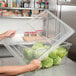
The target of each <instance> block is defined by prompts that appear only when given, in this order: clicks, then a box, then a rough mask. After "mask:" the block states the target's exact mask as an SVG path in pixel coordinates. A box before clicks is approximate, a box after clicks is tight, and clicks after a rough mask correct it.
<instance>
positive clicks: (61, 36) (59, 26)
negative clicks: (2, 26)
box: [3, 10, 74, 61]
mask: <svg viewBox="0 0 76 76" xmlns="http://www.w3.org/2000/svg"><path fill="white" fill-rule="evenodd" d="M18 20H19V21H21V23H22V22H23V24H24V25H25V19H17V21H18ZM26 26H27V28H26ZM26 26H25V29H24V28H22V30H20V28H19V29H18V27H17V31H19V32H23V33H24V32H25V30H31V31H36V30H44V31H43V32H41V33H40V34H39V36H40V39H38V40H34V41H32V42H33V43H31V42H30V43H31V44H29V43H28V42H24V45H25V46H26V47H27V48H28V47H29V46H32V45H33V44H34V43H36V42H42V43H43V44H44V45H46V46H47V45H49V48H47V49H45V50H44V49H40V50H41V51H43V53H42V54H40V56H38V57H37V59H40V60H42V59H44V58H45V57H46V56H48V54H49V53H50V52H52V50H53V49H54V48H56V47H58V46H59V45H60V44H62V43H63V42H64V41H65V40H67V39H68V38H69V37H70V36H71V35H72V34H73V33H74V30H73V29H72V28H71V27H70V26H69V25H67V24H66V23H64V22H63V21H61V20H60V19H59V18H57V17H56V16H55V15H53V14H52V13H51V12H50V11H48V10H45V11H44V12H42V13H40V14H39V15H37V16H35V17H34V18H32V19H31V20H29V21H27V25H26ZM3 44H4V45H5V46H6V47H7V49H8V50H9V51H10V52H11V53H12V54H13V55H14V56H15V57H17V58H19V59H20V60H21V61H23V60H22V58H21V56H22V57H23V54H21V53H20V55H18V53H17V52H16V51H14V50H17V51H18V52H20V51H19V50H18V49H17V48H16V47H15V46H14V45H12V43H9V42H7V41H6V40H4V42H3ZM19 44H20V43H19ZM19 44H17V45H19ZM21 46H23V44H21ZM12 47H13V48H16V49H13V48H12ZM40 50H38V51H37V53H40V52H41V51H40ZM23 58H24V57H23ZM33 59H34V57H33ZM20 60H19V61H20ZM27 60H28V59H27Z"/></svg>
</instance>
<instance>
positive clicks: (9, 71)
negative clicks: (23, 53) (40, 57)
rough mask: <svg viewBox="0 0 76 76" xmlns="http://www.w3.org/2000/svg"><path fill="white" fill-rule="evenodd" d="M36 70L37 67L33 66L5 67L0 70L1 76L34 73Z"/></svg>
mask: <svg viewBox="0 0 76 76" xmlns="http://www.w3.org/2000/svg"><path fill="white" fill-rule="evenodd" d="M35 69H37V67H35V65H31V64H29V65H26V66H4V67H1V68H0V75H4V76H14V75H19V74H22V73H25V72H29V71H33V70H35Z"/></svg>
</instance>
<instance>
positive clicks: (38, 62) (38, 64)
mask: <svg viewBox="0 0 76 76" xmlns="http://www.w3.org/2000/svg"><path fill="white" fill-rule="evenodd" d="M30 64H32V65H34V66H35V68H40V64H41V61H40V60H39V59H35V60H32V61H31V62H30Z"/></svg>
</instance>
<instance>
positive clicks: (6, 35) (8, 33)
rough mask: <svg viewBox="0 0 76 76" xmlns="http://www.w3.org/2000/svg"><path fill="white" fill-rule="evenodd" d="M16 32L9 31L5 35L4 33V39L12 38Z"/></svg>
mask: <svg viewBox="0 0 76 76" xmlns="http://www.w3.org/2000/svg"><path fill="white" fill-rule="evenodd" d="M15 33H16V31H15V30H8V31H6V32H5V33H3V35H4V37H5V38H7V37H9V38H12V37H13V36H14V35H15Z"/></svg>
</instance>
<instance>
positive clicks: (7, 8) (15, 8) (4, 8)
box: [0, 7, 45, 10]
mask: <svg viewBox="0 0 76 76" xmlns="http://www.w3.org/2000/svg"><path fill="white" fill-rule="evenodd" d="M0 9H3V10H45V9H42V8H18V7H14V8H11V7H0Z"/></svg>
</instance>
